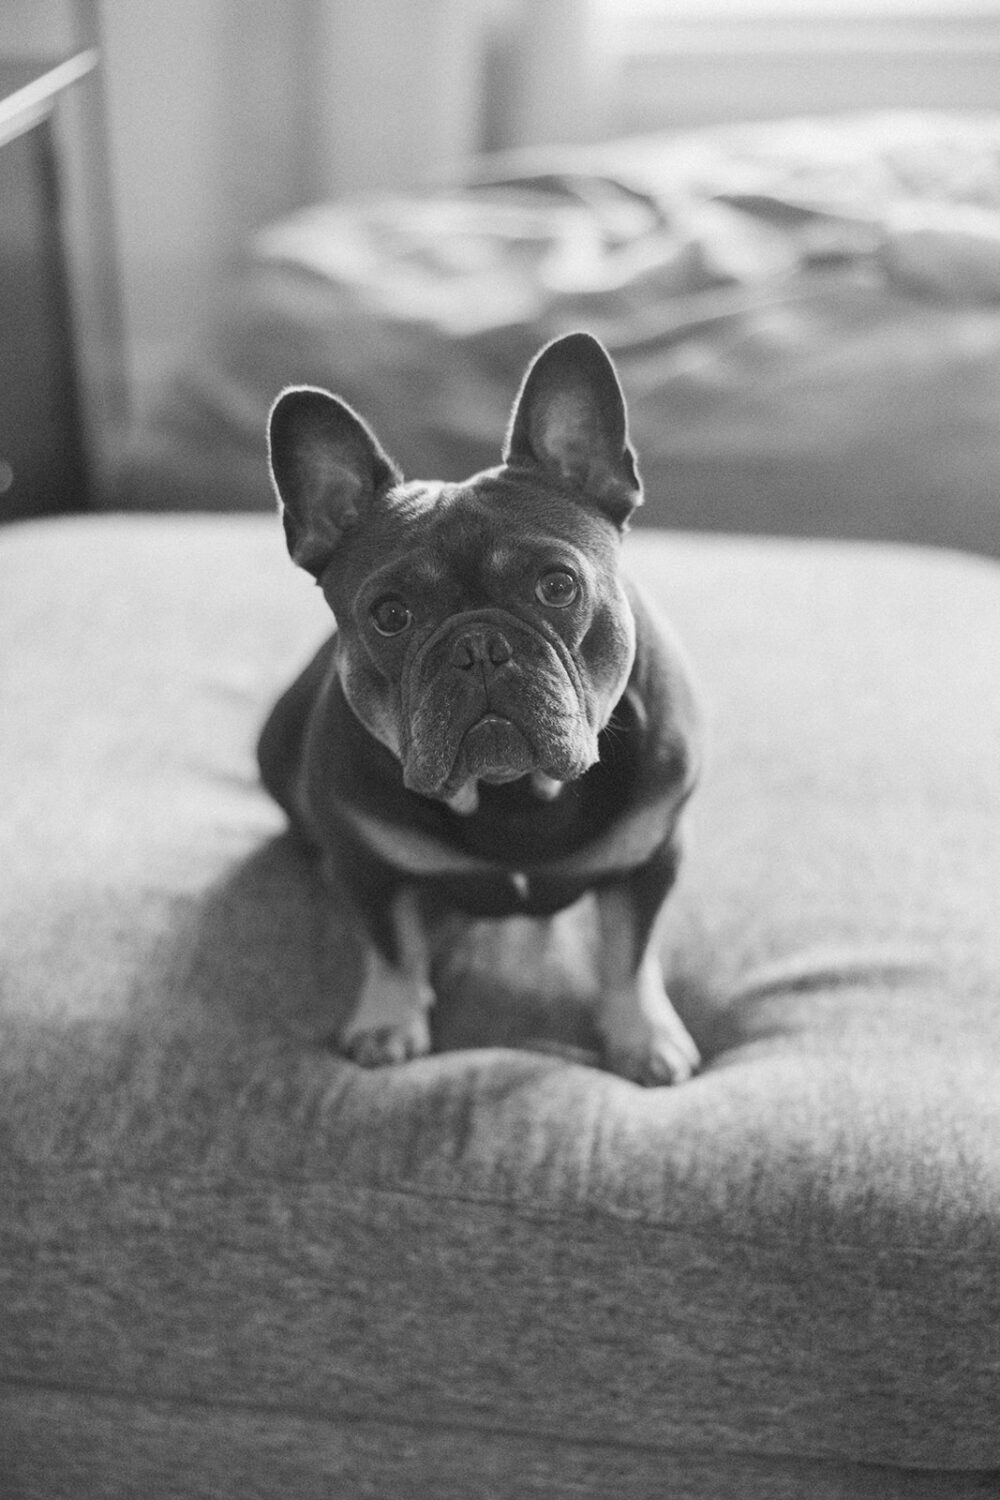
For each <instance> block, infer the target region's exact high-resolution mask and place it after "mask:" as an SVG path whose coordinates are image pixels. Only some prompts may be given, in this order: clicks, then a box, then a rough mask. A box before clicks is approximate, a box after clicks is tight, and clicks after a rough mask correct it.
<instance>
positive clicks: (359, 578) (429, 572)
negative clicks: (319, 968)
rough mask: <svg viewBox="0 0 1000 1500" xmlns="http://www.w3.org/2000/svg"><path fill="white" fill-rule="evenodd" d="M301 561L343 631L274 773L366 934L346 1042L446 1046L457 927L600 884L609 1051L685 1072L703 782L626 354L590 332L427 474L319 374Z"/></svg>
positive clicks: (262, 748)
mask: <svg viewBox="0 0 1000 1500" xmlns="http://www.w3.org/2000/svg"><path fill="white" fill-rule="evenodd" d="M268 438H269V457H270V468H271V475H272V479H273V483H274V488H275V491H276V493H277V498H278V505H279V511H280V514H281V518H282V521H283V525H284V532H285V538H286V540H287V544H288V550H289V552H290V554H291V557H292V560H293V561H294V562H295V563H297V564H298V566H299V567H301V568H304V569H305V570H306V571H307V572H309V573H311V574H312V575H313V576H314V577H315V579H316V581H317V582H318V583H319V585H320V586H321V588H322V590H323V593H324V596H325V598H326V600H327V602H328V603H329V606H330V608H331V610H332V612H333V615H334V619H335V622H336V629H335V631H334V633H333V634H332V635H331V637H330V638H329V639H328V640H327V641H326V643H325V644H324V645H323V646H322V647H321V648H320V650H319V651H318V652H317V654H316V656H315V657H314V658H313V660H312V661H311V662H310V663H309V665H308V666H307V667H306V668H305V670H304V671H303V672H302V674H301V675H300V676H299V677H298V678H297V680H296V681H295V682H293V684H292V685H291V686H290V687H289V688H288V689H287V691H286V692H285V693H284V695H283V696H282V697H281V698H280V699H279V700H278V702H277V704H276V705H275V707H274V708H273V709H272V711H271V714H270V716H269V718H268V720H267V722H266V724H265V727H264V729H263V732H262V734H261V738H260V743H259V762H260V768H261V773H262V778H263V781H264V784H265V786H266V787H267V789H268V790H269V791H270V793H271V795H272V796H273V797H274V798H275V799H276V800H277V802H278V803H279V804H280V805H281V807H282V808H283V809H284V810H285V812H286V814H287V816H288V818H289V820H290V822H291V824H292V826H293V828H294V829H295V830H297V831H298V832H299V833H300V834H301V835H302V836H303V837H304V839H305V840H307V841H308V843H309V844H310V845H311V846H313V848H314V849H315V850H316V851H317V852H318V854H319V856H320V857H321V860H322V863H323V867H324V871H325V874H326V876H327V878H328V879H329V880H330V881H332V882H333V883H334V885H335V886H336V887H337V888H339V890H340V891H341V892H342V893H343V894H344V895H345V896H346V898H347V899H348V901H349V902H350V903H352V904H353V908H354V910H355V913H356V917H357V920H358V923H359V926H360V928H361V929H362V930H363V931H365V932H366V933H367V936H368V939H369V942H370V952H369V957H368V968H367V977H366V979H365V981H364V983H363V986H362V990H361V994H360V998H359V1001H358V1004H357V1007H356V1010H355V1012H354V1014H353V1016H352V1017H351V1019H350V1020H349V1022H348V1023H347V1025H346V1027H345V1028H344V1030H343V1032H342V1034H341V1035H340V1036H339V1038H337V1039H336V1040H337V1042H338V1045H339V1046H340V1048H341V1050H342V1051H343V1052H345V1053H346V1054H347V1055H348V1056H349V1057H351V1058H353V1059H354V1060H355V1061H356V1062H357V1063H360V1064H363V1065H365V1066H368V1067H372V1066H377V1065H379V1064H386V1063H399V1062H402V1061H404V1060H406V1059H409V1058H413V1057H416V1056H418V1055H420V1054H422V1053H425V1052H427V1051H428V1049H429V1048H430V1045H431V1033H430V1025H429V1013H430V1011H431V1007H432V1005H433V1002H434V992H433V988H432V960H433V958H434V951H435V948H434V939H435V934H440V932H441V931H442V924H443V920H444V918H445V917H446V916H447V915H448V914H450V913H453V912H455V911H458V912H463V913H466V914H468V915H469V916H471V917H473V918H481V917H484V916H489V917H497V918H501V917H506V916H512V915H530V916H537V917H545V916H549V915H551V914H553V913H555V912H556V911H558V910H559V909H561V908H563V907H566V906H569V905H570V904H571V903H574V902H576V901H577V900H578V898H580V897H581V896H582V895H584V894H585V893H587V892H593V893H594V898H595V900H596V913H597V951H598V976H597V977H598V981H599V999H598V1003H597V1011H596V1015H595V1020H596V1024H597V1029H598V1032H599V1034H600V1037H601V1041H602V1044H603V1054H604V1060H605V1063H606V1066H607V1067H608V1068H609V1069H610V1070H612V1071H613V1072H615V1073H618V1074H620V1075H622V1076H623V1077H626V1078H629V1079H633V1080H635V1081H636V1082H638V1083H642V1084H672V1083H679V1082H681V1081H682V1080H684V1079H687V1078H688V1077H690V1075H691V1074H692V1073H693V1072H694V1071H695V1069H696V1068H697V1066H698V1063H699V1058H698V1052H697V1049H696V1047H695V1044H694V1042H693V1040H692V1038H691V1037H690V1035H689V1033H688V1031H687V1029H686V1028H685V1026H684V1025H683V1023H682V1022H681V1020H680V1018H679V1017H678V1015H677V1013H676V1012H675V1010H674V1008H673V1006H672V1005H671V1002H670V1000H669V998H668V996H667V993H666V990H665V988H664V981H663V976H662V973H661V970H660V966H659V964H658V962H657V956H656V947H655V943H654V941H653V934H654V927H655V923H656V919H657V917H658V914H659V912H660V908H661V906H662V904H663V901H664V898H665V896H666V894H667V892H668V890H669V889H670V886H671V885H672V883H673V881H674V878H675V874H676V870H677V864H678V854H679V839H678V822H679V817H680V814H681V810H682V808H683V807H684V804H685V802H686V801H687V798H688V797H689V795H690V793H691V791H692V789H693V787H694V785H695V781H696V778H697V773H698V766H699V742H700V736H699V721H698V712H697V702H696V695H695V693H694V690H693V688H692V683H691V678H690V674H689V671H688V668H687V666H686V665H685V660H684V657H683V655H682V653H681V651H680V648H679V646H678V644H677V642H676V640H675V638H674V636H673V635H672V633H671V632H670V630H669V629H668V627H667V626H666V625H665V624H664V623H663V622H661V621H660V620H659V619H658V618H657V617H656V615H655V614H654V612H653V610H652V609H651V608H650V606H649V605H648V603H646V602H645V601H644V599H643V598H642V596H641V595H640V593H639V591H638V589H637V588H636V587H635V586H634V584H632V583H631V582H630V581H628V579H627V578H626V577H625V576H624V574H623V572H622V569H621V564H620V552H621V541H622V535H623V533H624V532H625V531H626V529H627V527H628V524H629V520H630V518H631V516H632V513H633V511H634V509H635V507H636V506H637V505H639V504H640V502H641V499H642V489H641V484H640V480H639V475H638V472H637V469H636V463H635V457H634V454H633V452H632V449H631V446H630V444H629V439H628V430H627V416H626V410H625V403H624V399H623V396H622V391H621V387H620V385H619V382H618V377H617V375H616V372H615V369H614V366H613V365H612V363H611V360H610V358H609V356H608V354H607V352H606V351H605V349H604V348H603V346H602V345H601V344H600V343H599V342H598V340H597V339H595V338H593V337H591V336H590V335H589V334H586V333H572V334H569V335H567V336H566V337H563V338H559V339H556V340H555V341H554V342H552V343H550V344H548V345H547V346H546V347H545V348H544V349H542V350H541V352H540V353H539V354H538V355H537V356H536V358H535V359H534V361H533V362H532V363H531V365H530V366H529V368H528V370H527V373H526V374H525V376H524V380H523V382H522V385H521V390H520V393H519V395H518V396H517V399H516V401H515V404H514V408H513V413H512V417H511V421H510V425H509V428H508V432H507V437H506V442H505V445H504V449H503V462H502V463H501V464H500V465H499V466H498V467H496V468H493V469H488V470H486V471H485V472H483V473H480V474H475V475H473V477H472V478H470V479H467V480H465V481H464V482H462V483H460V484H455V483H443V482H438V481H424V480H414V481H409V482H404V480H403V477H402V475H401V474H400V472H399V470H398V468H397V467H396V465H395V464H394V463H393V461H392V460H391V459H390V458H389V457H388V456H387V455H386V453H385V452H384V450H383V449H382V447H381V445H380V443H379V441H378V439H377V437H376V436H375V434H374V433H373V432H372V431H371V429H370V428H369V427H368V426H367V424H366V423H365V422H364V420H363V419H362V418H361V417H360V416H359V415H358V414H357V413H356V412H354V411H353V410H352V409H351V407H350V406H348V405H347V404H346V402H344V401H342V400H340V399H338V398H337V397H336V396H332V395H330V394H328V393H327V392H325V391H322V390H318V389H316V388H314V387H309V386H301V387H293V388H291V389H288V390H285V391H284V392H283V393H282V394H281V395H280V396H279V397H278V399H277V401H276V402H275V404H274V406H273V408H272V410H271V414H270V421H269V429H268Z"/></svg>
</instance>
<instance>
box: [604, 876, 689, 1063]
mask: <svg viewBox="0 0 1000 1500" xmlns="http://www.w3.org/2000/svg"><path fill="white" fill-rule="evenodd" d="M674 869H675V860H674V858H673V856H672V855H671V854H670V852H669V851H665V852H664V853H663V854H662V855H661V856H660V857H658V858H657V859H654V860H653V861H652V862H651V863H650V864H649V865H646V866H645V867H644V868H643V869H641V870H638V871H636V872H635V873H634V874H632V875H629V876H626V877H624V878H623V879H621V880H620V881H615V882H611V883H609V884H607V885H605V886H601V887H599V889H598V891H597V893H596V896H597V911H598V925H599V944H600V946H599V953H598V972H599V976H600V984H601V991H600V997H599V1000H598V1011H597V1026H598V1030H599V1031H600V1033H601V1037H602V1039H603V1042H604V1057H605V1062H606V1063H607V1066H608V1067H609V1068H610V1069H611V1071H612V1072H614V1073H619V1074H620V1075H621V1076H622V1077H623V1078H631V1079H633V1080H634V1081H635V1082H636V1083H642V1084H649V1085H654V1084H670V1083H683V1082H684V1080H685V1079H687V1078H690V1077H691V1075H692V1074H693V1073H694V1072H695V1071H696V1070H697V1068H698V1066H699V1064H700V1062H701V1059H700V1057H699V1055H698V1049H697V1047H696V1046H695V1044H694V1041H693V1040H692V1038H691V1036H690V1035H689V1033H688V1030H687V1027H686V1026H685V1025H684V1023H683V1021H682V1020H681V1018H680V1016H679V1015H678V1014H677V1012H676V1011H675V1010H674V1007H673V1005H672V1004H671V1001H670V997H669V996H668V994H667V991H666V987H665V986H664V982H663V972H662V970H661V968H660V963H659V959H658V957H657V952H656V946H655V943H654V942H653V938H652V934H653V929H654V926H655V923H656V918H657V916H658V914H659V910H660V907H661V905H662V902H663V899H664V896H665V895H666V892H667V890H668V889H669V887H670V885H671V884H672V882H673V877H674Z"/></svg>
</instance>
